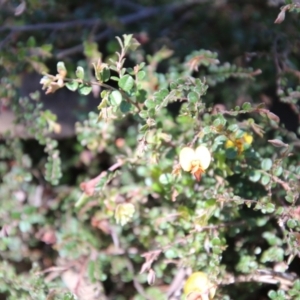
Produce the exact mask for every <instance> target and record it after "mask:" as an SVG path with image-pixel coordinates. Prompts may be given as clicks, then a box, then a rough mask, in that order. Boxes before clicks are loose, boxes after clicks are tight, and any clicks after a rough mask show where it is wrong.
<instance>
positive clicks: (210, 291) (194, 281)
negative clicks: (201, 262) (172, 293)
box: [183, 272, 216, 300]
mask: <svg viewBox="0 0 300 300" xmlns="http://www.w3.org/2000/svg"><path fill="white" fill-rule="evenodd" d="M183 291H184V294H185V295H186V297H187V298H186V299H187V300H189V299H202V300H212V299H213V298H214V296H215V293H216V285H214V284H213V283H212V282H210V280H209V279H208V277H207V275H206V274H205V273H203V272H195V273H193V274H192V275H191V276H190V277H189V278H188V279H187V280H186V282H185V284H184V287H183Z"/></svg>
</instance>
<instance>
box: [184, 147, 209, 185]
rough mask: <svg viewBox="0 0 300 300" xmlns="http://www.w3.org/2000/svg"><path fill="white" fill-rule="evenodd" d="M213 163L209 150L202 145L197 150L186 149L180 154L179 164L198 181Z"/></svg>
mask: <svg viewBox="0 0 300 300" xmlns="http://www.w3.org/2000/svg"><path fill="white" fill-rule="evenodd" d="M210 161H211V154H210V152H209V151H208V149H207V148H206V147H205V146H203V145H201V146H199V147H197V148H196V150H194V149H192V148H190V147H184V148H182V149H181V151H180V153H179V163H180V165H181V168H182V169H183V170H184V171H186V172H190V173H191V174H193V175H194V176H195V178H196V180H198V181H199V180H200V179H201V175H202V174H203V173H204V172H205V170H206V169H207V168H208V166H209V164H210Z"/></svg>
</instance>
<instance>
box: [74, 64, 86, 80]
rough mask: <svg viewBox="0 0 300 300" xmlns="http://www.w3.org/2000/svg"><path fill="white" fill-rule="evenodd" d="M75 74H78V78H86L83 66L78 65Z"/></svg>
mask: <svg viewBox="0 0 300 300" xmlns="http://www.w3.org/2000/svg"><path fill="white" fill-rule="evenodd" d="M75 74H76V77H77V78H78V79H81V80H83V79H84V69H83V67H80V66H79V67H77V69H76V72H75Z"/></svg>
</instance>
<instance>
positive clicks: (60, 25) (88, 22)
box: [0, 18, 104, 32]
mask: <svg viewBox="0 0 300 300" xmlns="http://www.w3.org/2000/svg"><path fill="white" fill-rule="evenodd" d="M96 24H97V25H100V24H104V22H103V21H102V20H101V19H99V18H97V19H82V20H73V21H66V22H56V23H38V24H29V25H23V26H1V27H0V32H1V31H5V30H10V31H11V32H23V31H38V30H62V29H68V28H73V27H74V26H94V25H96Z"/></svg>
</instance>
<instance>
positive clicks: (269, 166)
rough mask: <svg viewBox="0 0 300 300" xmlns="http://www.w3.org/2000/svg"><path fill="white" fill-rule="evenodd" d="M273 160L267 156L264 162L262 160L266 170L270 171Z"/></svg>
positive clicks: (262, 166) (263, 167)
mask: <svg viewBox="0 0 300 300" xmlns="http://www.w3.org/2000/svg"><path fill="white" fill-rule="evenodd" d="M272 164H273V162H272V160H271V159H270V158H265V159H264V160H263V161H262V162H261V168H262V169H263V170H265V171H269V170H270V169H271V168H272Z"/></svg>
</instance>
